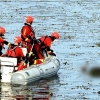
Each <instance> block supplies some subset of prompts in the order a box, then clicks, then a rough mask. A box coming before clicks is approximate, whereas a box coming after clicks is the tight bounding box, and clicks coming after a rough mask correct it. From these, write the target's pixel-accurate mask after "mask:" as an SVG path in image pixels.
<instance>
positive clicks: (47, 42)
mask: <svg viewBox="0 0 100 100" xmlns="http://www.w3.org/2000/svg"><path fill="white" fill-rule="evenodd" d="M59 37H60V36H59V33H58V32H56V31H54V32H52V34H51V36H42V37H41V38H40V39H39V40H40V41H41V50H42V51H43V50H46V51H47V52H48V54H50V55H54V56H56V55H55V54H54V53H53V50H52V49H51V44H52V42H53V41H54V40H56V39H59Z"/></svg>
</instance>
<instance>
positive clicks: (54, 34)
mask: <svg viewBox="0 0 100 100" xmlns="http://www.w3.org/2000/svg"><path fill="white" fill-rule="evenodd" d="M51 36H54V37H55V38H56V39H59V33H58V32H52V34H51Z"/></svg>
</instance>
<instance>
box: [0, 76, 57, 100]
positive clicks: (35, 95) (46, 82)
mask: <svg viewBox="0 0 100 100" xmlns="http://www.w3.org/2000/svg"><path fill="white" fill-rule="evenodd" d="M58 84H59V77H58V75H55V76H53V77H49V78H47V79H42V80H39V81H36V82H33V83H30V84H28V85H25V86H20V85H11V84H8V83H1V84H0V85H1V100H50V98H51V97H53V96H54V94H53V92H54V90H52V85H53V86H55V85H58Z"/></svg>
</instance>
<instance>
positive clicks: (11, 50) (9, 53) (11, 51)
mask: <svg viewBox="0 0 100 100" xmlns="http://www.w3.org/2000/svg"><path fill="white" fill-rule="evenodd" d="M17 47H18V46H15V47H14V48H12V47H11V46H10V47H9V48H8V50H7V54H6V55H7V56H8V57H16V52H15V49H16V48H17Z"/></svg>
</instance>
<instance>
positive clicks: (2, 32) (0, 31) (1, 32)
mask: <svg viewBox="0 0 100 100" xmlns="http://www.w3.org/2000/svg"><path fill="white" fill-rule="evenodd" d="M5 32H6V30H5V29H4V28H3V27H0V34H2V35H4V33H5Z"/></svg>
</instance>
